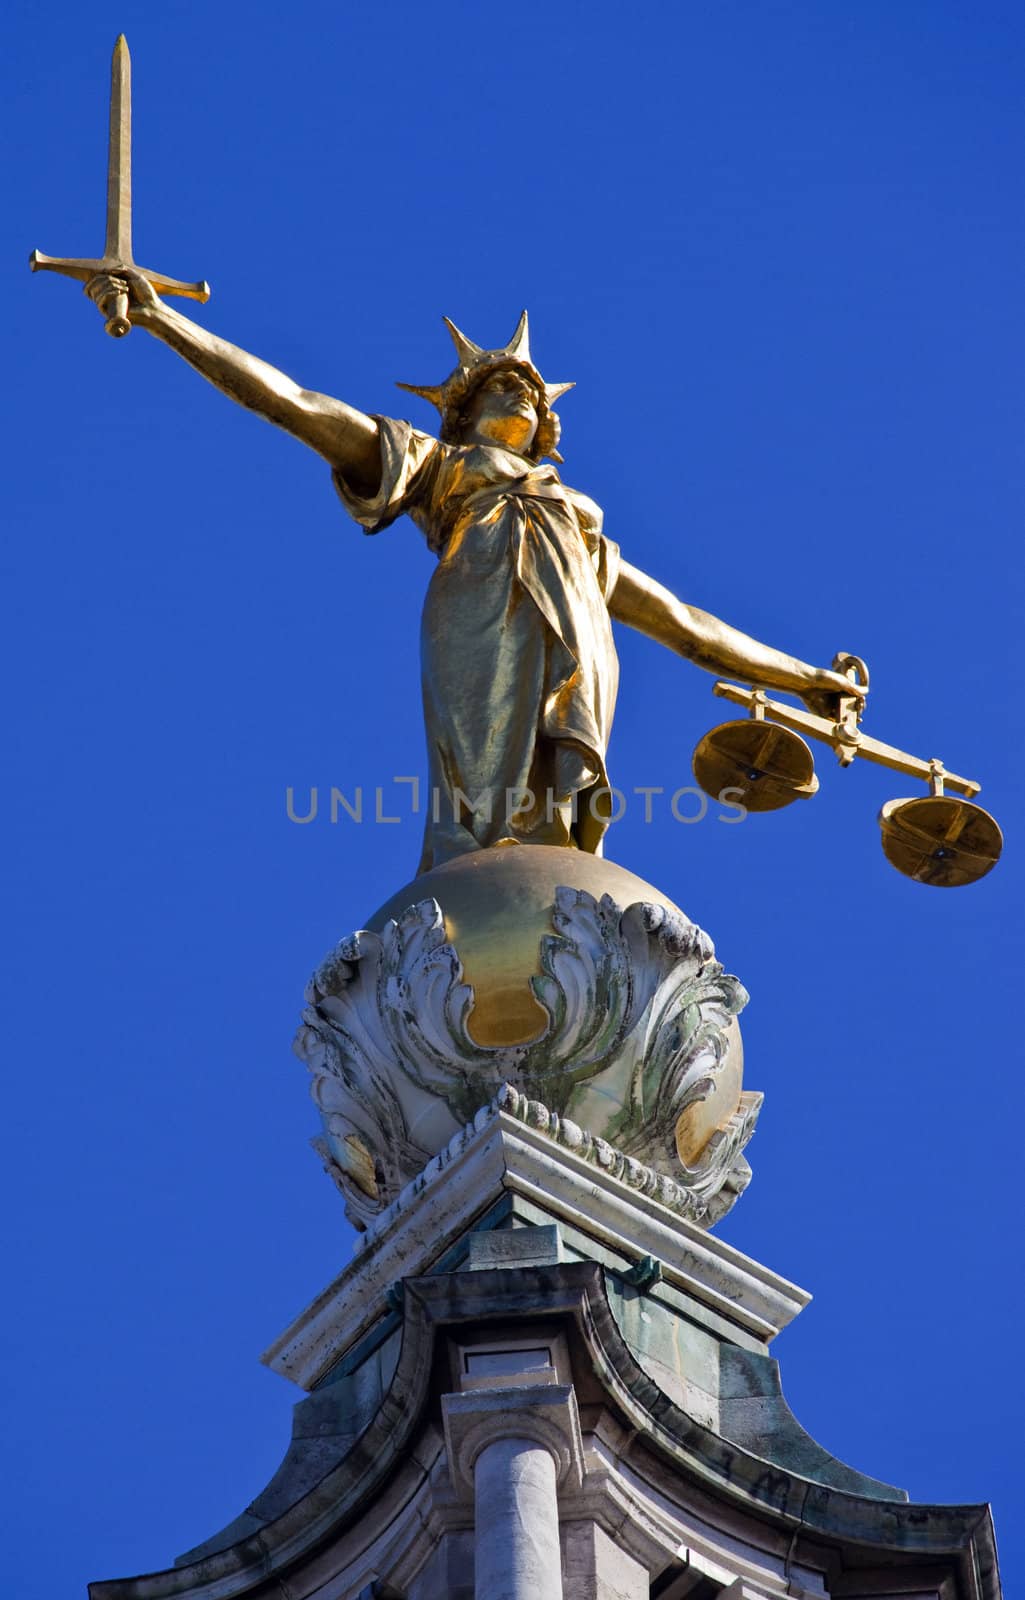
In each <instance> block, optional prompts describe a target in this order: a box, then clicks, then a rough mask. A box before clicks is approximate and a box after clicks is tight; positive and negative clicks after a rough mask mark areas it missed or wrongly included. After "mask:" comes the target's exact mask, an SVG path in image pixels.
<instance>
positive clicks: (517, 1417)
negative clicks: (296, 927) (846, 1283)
mask: <svg viewBox="0 0 1025 1600" xmlns="http://www.w3.org/2000/svg"><path fill="white" fill-rule="evenodd" d="M564 874H565V875H564ZM426 890H429V893H427V892H426ZM371 922H372V926H371V927H370V928H369V929H367V930H363V931H361V932H359V933H356V934H353V935H352V936H350V937H349V938H348V939H345V940H343V941H342V943H341V944H340V945H339V946H338V947H337V949H336V950H334V951H333V952H332V953H331V955H330V956H329V957H328V958H327V960H326V961H325V962H323V963H322V964H321V966H320V967H319V968H318V970H317V972H316V973H315V974H314V977H313V979H312V980H311V982H310V984H309V986H308V988H307V993H306V1001H307V1004H306V1009H305V1011H304V1013H303V1024H302V1028H301V1030H300V1034H299V1038H298V1051H299V1054H300V1056H301V1057H302V1059H303V1060H304V1061H305V1063H306V1064H307V1066H308V1067H309V1069H310V1073H311V1079H312V1086H313V1093H314V1099H315V1100H316V1103H317V1106H318V1108H319V1110H320V1112H321V1116H322V1119H323V1134H322V1136H321V1138H320V1139H319V1140H318V1141H317V1146H318V1150H319V1153H320V1155H321V1157H322V1159H323V1161H324V1164H325V1166H326V1167H327V1169H328V1171H329V1173H330V1174H331V1176H332V1178H333V1179H334V1181H335V1183H336V1184H337V1185H338V1187H339V1189H340V1190H341V1191H342V1193H343V1195H344V1196H345V1201H346V1209H347V1212H348V1215H349V1216H350V1217H351V1218H352V1219H353V1220H354V1221H355V1223H356V1224H357V1226H358V1227H359V1228H361V1229H362V1230H363V1231H362V1233H361V1235H360V1237H359V1241H358V1244H357V1248H356V1252H355V1255H354V1259H353V1261H352V1263H351V1265H350V1266H348V1267H347V1268H346V1269H345V1271H344V1272H342V1273H341V1274H340V1275H339V1277H338V1278H336V1279H335V1280H334V1282H332V1283H330V1284H329V1285H328V1286H327V1287H326V1288H325V1289H324V1291H323V1292H322V1293H321V1294H320V1295H318V1296H317V1298H316V1299H315V1300H314V1302H313V1303H312V1305H310V1306H308V1307H307V1308H306V1309H305V1310H304V1311H302V1312H301V1313H300V1314H299V1315H298V1316H297V1317H296V1318H295V1320H294V1321H293V1322H292V1323H291V1325H290V1326H289V1327H288V1328H286V1329H285V1330H284V1332H283V1333H281V1335H280V1336H279V1337H278V1338H277V1339H276V1340H275V1341H274V1343H273V1345H272V1346H271V1348H270V1349H269V1350H268V1351H267V1353H266V1355H265V1357H264V1360H265V1361H266V1362H267V1364H268V1365H269V1366H270V1367H272V1368H273V1369H274V1371H276V1372H277V1373H279V1374H281V1375H282V1376H283V1377H285V1378H288V1379H290V1380H291V1381H292V1382H294V1383H296V1384H298V1385H299V1386H300V1388H301V1389H303V1390H304V1391H305V1398H303V1399H301V1400H300V1401H299V1403H298V1404H297V1406H296V1408H295V1420H294V1425H293V1434H292V1440H291V1444H290V1445H289V1448H288V1450H287V1451H286V1454H285V1457H284V1459H283V1461H282V1463H281V1466H280V1468H279V1469H278V1471H277V1472H276V1473H275V1475H274V1477H273V1478H272V1479H271V1482H270V1483H269V1484H268V1485H267V1487H266V1488H265V1489H263V1490H262V1491H261V1493H260V1494H258V1495H257V1496H256V1498H255V1499H254V1500H253V1501H252V1502H251V1503H250V1504H249V1505H248V1506H247V1507H246V1508H245V1509H244V1510H243V1511H242V1513H241V1514H240V1516H238V1517H237V1518H236V1519H235V1521H234V1522H232V1523H231V1524H230V1525H229V1526H228V1527H227V1528H224V1529H222V1530H221V1532H220V1533H218V1534H216V1535H214V1536H213V1537H212V1538H210V1539H207V1540H206V1541H205V1542H204V1543H203V1544H201V1545H199V1546H197V1547H196V1548H195V1549H194V1550H190V1551H188V1552H187V1553H186V1554H185V1555H183V1556H181V1557H180V1558H179V1560H178V1562H177V1563H176V1564H175V1566H174V1567H172V1568H168V1569H167V1570H166V1571H162V1572H154V1573H151V1574H149V1575H147V1576H145V1577H141V1578H133V1579H122V1580H118V1581H114V1582H110V1583H97V1584H93V1585H92V1587H91V1595H92V1600H172V1597H174V1600H243V1597H248V1600H284V1597H286V1596H287V1597H288V1600H374V1597H377V1600H442V1597H444V1600H643V1597H645V1596H651V1597H658V1600H713V1597H717V1596H718V1597H720V1600H725V1597H729V1600H783V1597H784V1596H786V1597H790V1600H821V1597H825V1596H837V1597H840V1596H843V1597H845V1600H870V1597H872V1600H895V1597H896V1596H898V1595H900V1596H904V1597H906V1600H907V1597H910V1596H915V1597H916V1600H999V1597H1000V1583H999V1577H998V1573H997V1567H996V1555H995V1550H994V1545H993V1530H992V1525H991V1522H990V1519H989V1512H988V1509H987V1508H986V1507H984V1506H960V1507H957V1506H955V1507H949V1506H947V1507H944V1506H925V1505H910V1504H909V1503H908V1499H907V1496H906V1494H905V1493H904V1492H903V1491H902V1490H900V1489H896V1488H893V1487H891V1486H890V1485H888V1484H884V1483H880V1482H878V1481H877V1480H876V1479H874V1478H871V1477H869V1476H867V1475H866V1474H864V1473H861V1472H858V1471H856V1470H854V1469H853V1468H851V1467H848V1466H846V1465H845V1464H844V1463H843V1462H841V1461H838V1460H836V1458H835V1457H833V1456H832V1455H830V1453H829V1452H828V1451H827V1450H824V1449H823V1448H822V1447H821V1446H820V1445H819V1444H817V1443H816V1442H815V1440H814V1439H812V1438H811V1437H810V1436H809V1435H808V1434H807V1433H806V1432H805V1431H804V1429H803V1428H802V1427H801V1426H800V1424H799V1423H798V1422H797V1420H796V1418H795V1417H794V1416H793V1414H792V1413H791V1411H790V1409H789V1407H788V1405H787V1403H786V1401H785V1399H784V1398H783V1394H782V1390H781V1387H780V1380H779V1371H778V1368H777V1365H776V1362H775V1360H774V1359H773V1357H772V1355H771V1354H770V1353H769V1347H770V1344H771V1342H772V1340H773V1339H774V1338H775V1336H776V1335H777V1333H779V1332H780V1330H781V1329H783V1328H785V1327H786V1325H787V1324H788V1323H789V1322H790V1321H791V1320H792V1319H793V1318H794V1317H795V1316H796V1315H797V1314H798V1313H799V1312H800V1311H801V1309H802V1308H803V1306H804V1305H805V1304H806V1303H807V1301H808V1298H809V1297H808V1295H807V1294H805V1293H804V1291H803V1290H801V1289H799V1288H797V1287H796V1286H795V1285H794V1284H792V1283H789V1282H787V1280H786V1279H785V1278H782V1277H780V1276H778V1275H777V1274H776V1273H775V1272H773V1271H771V1270H770V1269H769V1268H767V1267H764V1266H762V1265H760V1264H759V1263H758V1262H756V1261H752V1260H750V1259H749V1258H747V1257H746V1256H744V1255H742V1254H741V1253H740V1252H739V1251H737V1250H734V1249H732V1248H731V1247H730V1246H729V1245H726V1244H723V1243H722V1242H721V1241H719V1240H718V1239H716V1238H715V1237H714V1236H713V1235H712V1234H711V1233H710V1231H709V1229H710V1228H711V1226H712V1225H713V1224H714V1223H715V1221H716V1219H717V1218H718V1217H720V1216H722V1215H723V1213H724V1212H725V1211H726V1210H728V1209H729V1207H730V1206H731V1205H732V1204H733V1203H734V1201H735V1200H736V1199H737V1197H738V1196H739V1195H740V1194H741V1192H742V1191H743V1189H744V1187H745V1185H746V1184H747V1181H748V1179H749V1177H750V1168H749V1167H748V1164H747V1160H746V1158H745V1156H744V1154H743V1151H744V1148H745V1146H746V1144H747V1142H748V1140H749V1139H750V1137H751V1134H752V1132H753V1130H754V1125H755V1120H756V1118H757V1114H758V1109H759V1106H760V1104H761V1096H760V1095H759V1094H754V1093H752V1092H750V1091H748V1090H745V1089H743V1087H742V1082H741V1052H740V1035H739V1029H738V1026H737V1015H738V1013H739V1011H740V1009H741V1007H742V1005H743V1003H744V1000H745V998H746V996H745V994H744V991H743V989H742V987H741V985H740V984H739V982H738V981H737V979H736V978H733V977H731V976H730V975H729V974H728V973H726V972H724V971H723V968H722V967H721V965H720V964H719V963H718V961H716V959H715V955H714V951H713V950H712V946H711V943H710V941H709V940H708V939H707V937H706V936H705V935H704V934H703V933H702V932H701V930H700V929H699V928H696V927H695V926H694V924H693V923H691V922H689V921H688V919H687V918H686V917H685V916H684V915H683V913H682V912H681V911H679V909H678V908H677V907H674V906H673V905H672V904H671V903H669V902H667V901H666V899H665V897H664V896H661V895H659V894H658V892H657V891H656V890H654V889H652V888H651V886H650V885H645V884H642V883H640V882H639V880H637V879H634V878H632V876H631V875H630V874H628V873H625V872H624V871H623V869H621V868H616V867H613V866H612V865H611V864H610V863H608V862H601V861H597V860H596V859H595V858H593V857H588V858H582V857H581V854H580V852H574V851H568V850H567V851H563V850H555V849H550V848H548V849H546V848H536V849H533V850H532V849H531V848H530V847H526V846H523V847H514V848H511V849H497V848H496V849H494V850H490V851H481V852H477V853H476V854H475V855H473V856H471V857H467V858H464V859H462V860H460V861H459V862H454V863H449V864H447V865H446V866H445V867H443V868H441V869H439V870H438V871H437V872H434V873H432V874H430V878H429V881H426V880H425V894H424V898H422V899H419V900H416V901H415V902H412V903H411V902H410V901H409V899H408V898H407V897H405V896H404V895H400V896H399V898H398V900H397V902H396V903H395V904H394V905H393V906H390V907H386V908H385V909H384V911H382V913H380V914H379V915H378V916H377V917H376V918H374V919H371ZM460 952H462V954H461V953H460ZM464 957H465V965H464ZM838 1381H839V1375H838Z"/></svg>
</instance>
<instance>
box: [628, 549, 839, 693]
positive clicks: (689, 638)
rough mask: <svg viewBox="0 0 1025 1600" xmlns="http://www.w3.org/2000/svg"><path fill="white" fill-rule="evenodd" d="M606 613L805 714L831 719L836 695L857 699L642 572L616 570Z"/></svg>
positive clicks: (823, 673) (825, 675) (832, 676)
mask: <svg viewBox="0 0 1025 1600" xmlns="http://www.w3.org/2000/svg"><path fill="white" fill-rule="evenodd" d="M609 611H610V613H611V614H612V616H613V617H614V618H615V619H616V620H617V621H618V622H625V623H626V624H627V626H628V627H630V628H636V629H637V630H638V632H639V633H646V634H647V635H648V637H649V638H650V639H656V640H657V641H658V643H659V644H664V645H667V646H668V648H669V649H670V650H675V651H676V653H677V654H678V655H681V656H686V658H687V660H688V661H693V662H695V663H696V665H697V666H699V667H704V668H705V670H706V671H708V672H718V673H724V674H725V675H727V676H728V677H731V678H740V679H741V680H742V681H743V682H745V683H755V684H759V685H761V686H762V687H764V688H767V689H785V690H789V691H790V692H791V693H792V694H796V695H799V696H800V697H801V699H802V700H804V701H805V702H806V704H807V705H808V706H809V709H811V710H814V711H818V712H820V713H821V714H823V715H826V716H831V715H834V714H835V707H836V696H837V694H852V693H854V694H859V693H860V692H861V691H860V690H858V689H857V688H855V687H854V686H853V685H852V684H851V683H850V681H849V680H848V679H847V678H845V677H843V676H841V674H840V673H838V672H832V671H830V670H829V669H828V668H825V667H812V666H809V665H808V663H807V662H806V661H799V660H798V659H797V657H796V656H788V655H784V653H783V652H782V651H780V650H774V649H773V648H772V647H771V645H766V644H760V643H759V642H758V640H757V639H752V638H750V637H749V636H748V635H747V634H746V633H740V632H739V630H738V629H736V628H731V627H730V626H729V624H728V623H726V622H720V620H719V618H718V617H713V616H711V615H710V614H709V612H707V611H699V610H698V608H697V607H696V606H688V605H684V603H683V601H682V600H677V598H676V596H675V595H674V594H671V593H670V592H669V590H668V589H664V588H663V587H662V585H661V584H660V583H656V582H655V580H654V578H649V577H648V575H647V573H646V572H641V571H640V570H639V569H638V568H637V567H632V566H630V564H629V563H628V562H626V561H624V562H623V563H622V565H621V566H620V569H619V577H618V578H617V580H616V587H615V588H614V589H613V591H612V595H611V597H610V599H609Z"/></svg>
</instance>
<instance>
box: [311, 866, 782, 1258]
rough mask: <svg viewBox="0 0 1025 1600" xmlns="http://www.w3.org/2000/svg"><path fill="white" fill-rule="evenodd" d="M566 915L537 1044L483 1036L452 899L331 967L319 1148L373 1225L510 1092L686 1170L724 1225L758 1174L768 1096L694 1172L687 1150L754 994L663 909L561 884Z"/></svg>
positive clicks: (546, 980) (352, 1209) (731, 1124)
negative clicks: (755, 1147) (753, 1140)
mask: <svg viewBox="0 0 1025 1600" xmlns="http://www.w3.org/2000/svg"><path fill="white" fill-rule="evenodd" d="M551 920H552V927H553V929H554V932H553V933H551V934H548V935H546V936H544V937H543V938H542V940H541V949H540V967H541V975H540V976H537V977H534V978H532V979H531V985H532V988H533V992H534V996H535V998H536V1000H537V1001H538V1003H539V1004H540V1006H541V1007H542V1009H543V1011H544V1012H545V1013H546V1014H547V1018H548V1020H547V1023H546V1025H545V1026H544V1027H543V1029H542V1031H541V1033H540V1034H539V1036H538V1037H537V1038H535V1039H532V1040H530V1041H528V1042H526V1043H524V1044H515V1045H500V1046H489V1045H481V1044H478V1043H477V1042H476V1041H475V1040H474V1039H473V1038H472V1036H471V1034H470V1033H469V1031H468V1027H467V1023H468V1020H469V1017H470V1013H471V1011H472V1008H473V1002H474V996H473V990H472V988H471V987H470V986H469V985H468V984H467V983H466V982H464V979H463V969H462V964H461V962H460V959H459V955H458V953H457V951H456V949H455V948H454V946H453V945H452V944H451V943H450V942H449V940H448V938H447V936H446V931H445V924H444V918H443V914H442V911H441V908H440V906H439V905H438V903H437V901H435V900H423V901H420V902H419V903H418V904H416V905H411V906H410V907H409V908H408V909H407V910H406V911H405V912H403V913H402V915H401V916H400V917H399V918H398V919H397V920H394V921H389V922H388V923H386V925H385V927H384V929H383V930H382V932H380V933H371V932H366V931H363V932H359V933H354V934H352V935H350V936H349V937H348V938H347V939H343V940H342V941H341V943H340V944H339V945H338V946H337V947H336V949H335V950H334V951H333V952H332V953H331V955H329V956H328V957H327V959H326V960H325V961H324V962H323V963H322V964H321V966H320V967H319V968H318V969H317V971H316V972H315V973H314V975H313V977H312V978H311V980H310V982H309V984H308V985H307V989H306V1006H305V1008H304V1011H303V1020H302V1026H301V1027H300V1029H299V1032H298V1035H297V1037H296V1042H295V1049H296V1053H297V1054H298V1055H299V1057H300V1059H301V1060H303V1061H305V1062H306V1064H307V1066H308V1067H309V1069H310V1072H311V1075H312V1084H311V1092H312V1095H313V1099H314V1101H315V1103H316V1105H317V1107H318V1109H319V1111H320V1113H321V1117H322V1119H323V1127H324V1133H323V1137H322V1138H320V1139H318V1140H316V1141H315V1147H316V1148H317V1149H318V1151H319V1153H320V1155H321V1157H322V1159H323V1160H324V1163H325V1166H326V1168H327V1170H328V1171H329V1173H330V1174H331V1176H332V1177H333V1178H334V1180H335V1182H336V1183H337V1184H338V1187H339V1188H340V1189H341V1190H342V1192H343V1194H344V1195H345V1197H346V1201H347V1211H348V1214H349V1216H350V1218H351V1220H352V1221H353V1222H355V1223H356V1225H357V1226H365V1225H366V1223H367V1222H368V1221H369V1220H370V1218H371V1217H373V1216H374V1215H376V1214H377V1213H378V1212H380V1211H381V1210H383V1209H384V1207H385V1206H387V1205H388V1204H389V1203H390V1202H391V1201H392V1200H393V1199H394V1198H395V1196H396V1195H397V1194H398V1193H399V1192H400V1191H401V1190H402V1189H403V1188H404V1187H405V1185H406V1184H407V1183H409V1182H410V1181H411V1179H413V1178H414V1177H415V1176H416V1175H417V1173H419V1172H420V1171H421V1170H422V1169H423V1167H425V1166H426V1165H427V1163H428V1162H429V1161H430V1160H431V1159H432V1157H433V1156H435V1155H436V1154H437V1153H438V1151H439V1150H440V1149H441V1148H442V1147H443V1145H444V1144H445V1143H446V1142H447V1141H448V1140H449V1139H450V1138H451V1137H452V1135H453V1134H454V1133H455V1132H456V1131H457V1130H458V1129H459V1128H460V1127H462V1126H463V1125H464V1124H465V1123H467V1122H469V1121H471V1120H472V1119H473V1117H474V1115H475V1114H476V1112H477V1111H478V1110H479V1109H480V1108H481V1107H482V1106H485V1105H487V1104H488V1103H489V1102H490V1101H492V1100H493V1099H494V1097H495V1095H496V1094H497V1093H498V1092H499V1090H500V1089H501V1088H502V1086H503V1085H511V1086H513V1088H514V1089H515V1090H516V1091H517V1092H518V1093H519V1094H521V1095H523V1096H525V1097H526V1100H527V1101H533V1102H540V1103H541V1104H542V1105H543V1106H544V1107H546V1108H548V1111H549V1112H550V1113H551V1114H552V1115H554V1116H555V1117H556V1118H557V1119H562V1120H563V1121H565V1119H567V1118H572V1119H573V1122H572V1123H571V1126H574V1125H576V1124H579V1126H580V1128H581V1129H586V1130H587V1133H586V1135H583V1137H585V1138H587V1139H590V1140H591V1142H592V1143H594V1144H596V1145H597V1146H599V1147H602V1148H607V1147H611V1146H614V1147H615V1150H616V1151H617V1152H618V1153H619V1159H620V1160H622V1161H627V1162H630V1161H633V1162H634V1163H635V1164H636V1163H638V1162H643V1163H645V1164H646V1166H647V1167H648V1168H650V1169H651V1170H652V1171H653V1172H655V1173H656V1174H662V1175H664V1176H665V1177H667V1178H671V1179H672V1180H673V1183H674V1184H675V1185H676V1186H678V1187H682V1188H683V1189H685V1190H687V1191H688V1192H689V1193H690V1194H691V1195H692V1197H693V1212H692V1214H693V1216H694V1219H695V1220H698V1221H702V1220H703V1221H705V1222H712V1221H714V1220H716V1218H717V1217H718V1216H719V1215H721V1214H722V1213H723V1211H725V1210H727V1209H728V1208H729V1206H730V1205H731V1204H732V1202H733V1200H734V1199H735V1198H736V1196H737V1195H738V1194H739V1193H740V1191H741V1190H742V1189H743V1187H744V1186H745V1184H746V1183H747V1181H748V1179H749V1177H750V1168H749V1167H748V1165H747V1162H746V1160H745V1159H744V1157H743V1155H742V1154H741V1152H742V1150H743V1147H744V1145H745V1144H746V1143H747V1141H748V1139H749V1138H750V1137H751V1134H752V1132H753V1131H754V1123H755V1120H756V1117H757V1112H758V1106H759V1104H760V1100H761V1097H760V1096H758V1095H751V1094H745V1095H742V1096H741V1097H740V1098H741V1103H740V1106H739V1107H737V1108H736V1109H734V1107H732V1106H731V1107H729V1108H728V1110H727V1120H725V1124H724V1126H722V1127H720V1128H717V1129H716V1130H715V1131H714V1132H712V1133H711V1136H710V1137H709V1139H708V1140H707V1143H706V1145H705V1147H704V1148H703V1149H702V1151H701V1152H700V1156H699V1159H698V1160H697V1161H696V1162H694V1163H693V1164H692V1165H687V1166H685V1165H684V1164H683V1163H682V1161H681V1158H680V1153H679V1147H678V1143H677V1129H678V1127H679V1126H680V1119H681V1116H682V1115H683V1113H684V1112H685V1111H686V1110H687V1109H688V1107H691V1106H694V1105H695V1104H696V1103H697V1102H700V1101H703V1100H704V1099H705V1098H706V1097H707V1096H708V1095H709V1094H710V1092H711V1091H712V1090H713V1088H714V1086H715V1085H716V1083H717V1080H718V1078H719V1076H720V1074H721V1073H722V1071H723V1069H724V1065H725V1062H726V1060H727V1057H728V1055H729V1052H730V1049H731V1047H732V1048H733V1049H738V1048H739V1040H738V1038H737V1030H736V1025H735V1020H734V1019H735V1018H736V1016H737V1014H738V1013H739V1011H740V1010H741V1008H742V1007H743V1005H744V1004H745V1002H746V1000H747V995H746V993H745V991H744V989H743V987H742V986H741V984H740V983H739V982H738V980H737V979H736V978H734V977H731V976H730V975H729V974H728V973H726V972H724V971H723V969H722V967H721V965H720V964H719V962H718V961H716V960H715V956H714V951H713V948H712V944H711V941H710V940H709V939H708V937H707V936H706V935H705V934H704V933H703V932H702V931H701V929H700V928H698V927H696V926H695V925H694V924H693V923H692V922H690V921H688V920H687V919H686V918H685V917H683V916H682V915H680V914H677V913H673V912H671V911H668V910H667V909H665V908H664V907H662V906H657V905H653V904H650V903H646V902H640V903H637V904H634V905H631V906H629V907H628V908H627V909H626V910H622V909H621V908H620V907H619V906H617V905H616V903H615V901H614V900H612V899H611V898H610V897H609V896H608V895H604V896H603V897H602V898H601V899H600V900H596V899H595V898H594V897H593V896H591V895H589V894H586V893H583V892H581V891H578V890H574V889H570V888H560V889H558V890H557V892H556V898H555V905H554V907H553V909H552V919H551ZM730 1112H732V1113H733V1114H732V1115H730V1114H729V1113H730ZM592 1159H593V1157H592Z"/></svg>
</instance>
